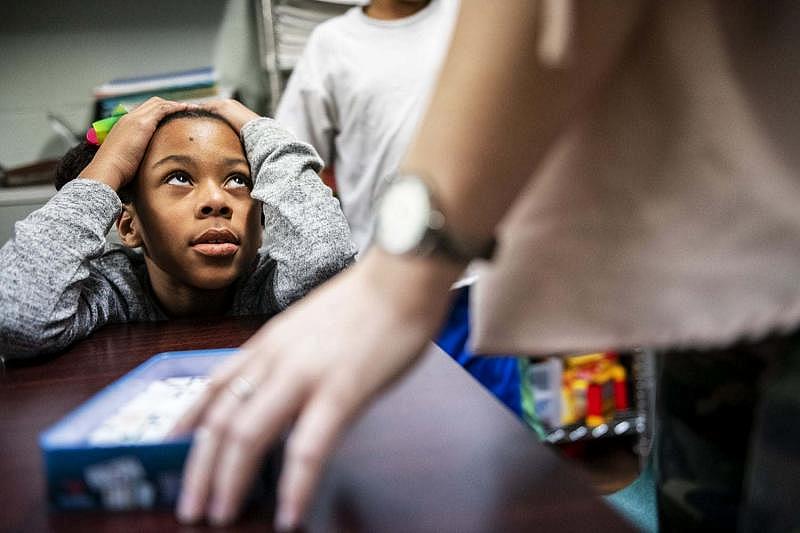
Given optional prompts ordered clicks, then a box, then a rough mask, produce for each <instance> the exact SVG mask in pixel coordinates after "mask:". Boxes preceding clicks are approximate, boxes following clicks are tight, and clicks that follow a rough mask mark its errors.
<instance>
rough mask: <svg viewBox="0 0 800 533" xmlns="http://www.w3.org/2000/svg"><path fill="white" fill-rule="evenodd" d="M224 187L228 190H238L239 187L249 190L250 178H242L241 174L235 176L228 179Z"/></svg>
mask: <svg viewBox="0 0 800 533" xmlns="http://www.w3.org/2000/svg"><path fill="white" fill-rule="evenodd" d="M225 186H226V187H228V188H230V189H238V188H240V187H247V188H248V189H249V188H250V178H248V177H247V176H243V175H242V174H236V175H234V176H231V177H230V178H228V181H227V182H226V183H225Z"/></svg>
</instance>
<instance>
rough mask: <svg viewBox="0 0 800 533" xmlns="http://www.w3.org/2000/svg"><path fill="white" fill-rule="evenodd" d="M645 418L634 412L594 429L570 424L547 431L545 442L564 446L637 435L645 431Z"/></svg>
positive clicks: (624, 414)
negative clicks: (570, 443) (571, 443)
mask: <svg viewBox="0 0 800 533" xmlns="http://www.w3.org/2000/svg"><path fill="white" fill-rule="evenodd" d="M646 426H647V424H646V421H645V417H644V416H642V415H639V414H637V413H636V412H634V411H625V412H623V413H620V414H618V415H617V416H616V417H615V418H614V420H612V421H611V422H608V423H606V424H600V425H599V426H596V427H589V426H587V425H585V424H570V425H568V426H561V427H558V428H554V429H551V430H548V431H547V433H546V434H545V440H546V441H547V442H549V443H550V444H564V443H568V442H579V441H585V440H594V439H601V438H607V437H621V436H623V435H638V434H641V433H643V432H644V431H645V429H646Z"/></svg>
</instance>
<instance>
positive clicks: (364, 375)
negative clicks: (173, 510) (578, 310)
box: [177, 251, 463, 529]
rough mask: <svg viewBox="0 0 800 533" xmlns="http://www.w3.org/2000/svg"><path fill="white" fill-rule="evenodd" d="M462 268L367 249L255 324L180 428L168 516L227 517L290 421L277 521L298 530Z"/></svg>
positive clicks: (439, 315) (430, 326)
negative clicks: (182, 435) (327, 469)
mask: <svg viewBox="0 0 800 533" xmlns="http://www.w3.org/2000/svg"><path fill="white" fill-rule="evenodd" d="M462 268H463V267H459V266H457V265H452V264H446V263H443V262H439V261H437V260H433V259H405V258H397V257H391V256H388V255H386V254H384V253H382V252H379V251H372V252H370V253H369V254H367V256H366V257H364V259H363V260H362V261H361V262H360V263H358V264H357V265H356V266H354V267H352V268H351V269H350V270H348V271H346V272H344V273H342V274H340V275H339V276H337V277H336V278H334V279H333V280H331V281H330V282H328V283H326V284H325V285H324V286H322V287H320V288H318V289H317V290H315V291H314V292H312V293H311V294H310V295H309V296H308V297H306V298H305V299H304V300H302V301H300V302H298V303H297V304H295V305H293V306H292V307H290V308H289V309H288V310H287V311H285V312H283V313H282V314H280V315H278V316H277V317H275V318H273V319H272V320H270V321H269V322H268V323H267V324H266V325H265V326H264V327H262V329H261V330H260V331H259V332H258V333H256V335H254V336H253V337H252V338H251V339H250V340H249V341H248V342H247V343H246V344H244V345H243V346H242V354H241V355H240V356H236V358H235V359H232V360H230V361H227V362H226V364H225V365H224V366H223V367H222V368H221V369H220V370H219V371H218V372H216V373H215V374H214V375H213V376H212V380H211V383H212V385H211V386H210V387H209V389H208V391H207V392H206V394H205V396H204V398H203V399H202V400H201V401H200V402H199V403H198V405H197V406H195V408H194V409H193V412H192V413H190V414H189V415H188V416H187V417H186V418H185V419H184V421H183V423H182V424H181V426H182V427H181V428H180V429H181V430H186V429H188V428H191V427H193V426H195V427H197V431H196V432H195V440H194V444H193V446H192V450H191V452H190V454H189V458H188V460H187V464H186V468H185V471H184V480H183V490H182V493H181V498H180V502H179V505H178V510H177V513H178V517H179V518H180V519H181V520H182V521H185V522H195V521H197V520H200V519H201V518H202V517H204V516H207V517H208V519H209V520H210V521H211V522H212V523H214V524H226V523H229V522H230V521H232V520H233V519H234V518H235V517H236V514H237V513H238V510H239V507H240V504H241V502H242V500H243V499H244V496H245V494H246V492H247V491H248V490H249V488H250V485H251V482H252V479H253V477H254V475H255V473H256V472H257V471H258V469H259V466H260V463H261V459H262V456H263V455H264V453H265V451H266V450H267V449H268V448H269V447H270V446H271V445H272V444H273V443H274V442H275V440H276V439H277V438H278V437H279V436H280V435H281V434H282V433H283V432H284V430H286V429H287V428H288V427H289V426H290V425H291V424H292V422H293V421H294V426H293V428H292V430H291V432H290V434H289V438H288V440H287V443H286V448H285V458H284V464H283V469H282V472H281V477H280V481H279V484H278V512H277V515H276V525H277V526H278V527H279V528H281V529H283V528H292V527H295V526H297V525H298V524H299V522H300V520H301V519H302V516H303V513H304V511H305V510H306V507H307V505H308V503H309V501H310V498H311V495H312V493H313V490H314V488H315V486H316V484H317V481H318V479H319V477H320V474H321V472H322V469H323V466H324V464H325V462H326V460H327V458H328V456H329V455H330V454H331V452H332V450H333V448H334V446H335V444H336V442H337V440H338V437H339V435H340V434H341V433H342V431H343V430H344V428H345V427H346V425H347V423H348V422H349V421H350V420H352V419H353V417H354V416H355V415H356V414H357V413H358V412H359V410H360V409H361V408H362V407H364V405H365V404H366V403H367V402H368V401H369V400H370V399H371V398H372V397H373V396H374V395H375V394H376V393H377V392H378V391H380V390H381V389H382V388H383V387H385V386H386V385H387V384H389V383H390V382H391V381H393V380H394V379H395V378H397V377H398V376H399V375H401V374H402V373H403V372H404V371H405V370H407V369H408V368H409V367H410V366H411V365H412V363H413V362H414V361H415V360H416V359H417V358H418V357H419V355H420V353H421V352H422V350H423V348H424V347H425V345H426V344H427V342H428V341H429V339H430V338H431V337H432V335H433V334H434V333H435V332H436V331H437V329H438V327H439V326H440V324H441V322H442V319H443V317H444V313H445V311H446V308H447V304H448V301H449V295H448V292H449V291H448V289H449V287H450V285H451V283H452V282H453V281H454V280H455V279H456V278H457V277H458V275H459V273H460V271H461V270H462Z"/></svg>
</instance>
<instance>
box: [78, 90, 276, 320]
mask: <svg viewBox="0 0 800 533" xmlns="http://www.w3.org/2000/svg"><path fill="white" fill-rule="evenodd" d="M178 106H179V104H177V103H174V102H165V101H157V102H150V101H148V103H146V104H143V105H142V106H141V107H139V108H137V109H136V110H135V111H133V112H131V113H130V114H129V115H127V116H126V117H123V119H122V120H120V122H119V123H118V124H117V125H116V126H115V127H114V128H113V129H112V130H111V133H110V134H109V136H108V139H107V140H106V142H105V143H103V145H102V146H101V149H100V150H99V151H98V153H97V155H96V156H95V159H94V160H93V161H92V163H91V164H90V165H89V166H87V168H86V169H85V170H84V172H83V174H82V175H85V176H87V177H92V176H96V177H102V178H104V179H105V180H107V181H106V182H107V183H108V184H109V185H111V186H112V187H113V188H115V189H116V190H118V189H119V188H120V187H122V186H123V185H124V184H126V183H128V182H130V181H131V180H132V179H133V176H134V175H136V176H137V177H136V180H135V181H134V182H133V184H132V188H133V197H134V200H133V202H131V203H130V204H126V205H125V206H124V210H123V213H122V214H121V215H120V217H119V219H118V221H117V230H118V233H119V235H120V238H121V240H122V242H123V244H124V245H125V246H128V247H131V248H134V247H139V246H141V247H142V249H143V251H144V254H145V263H146V266H147V271H148V275H149V277H150V282H151V285H152V289H153V292H154V293H155V295H156V298H157V299H158V301H159V303H160V304H161V306H162V307H163V308H164V310H165V311H166V312H167V313H168V314H169V315H171V316H176V317H178V316H204V315H219V314H221V313H223V312H224V311H225V309H226V308H227V307H228V305H229V304H230V300H231V298H232V294H231V290H232V285H233V283H234V282H235V281H236V279H237V278H238V277H240V276H241V275H242V274H244V273H246V271H247V269H248V268H250V266H251V265H252V262H253V260H254V258H255V256H256V253H257V251H258V248H259V246H260V244H261V223H260V220H261V219H260V204H259V203H258V202H257V201H256V200H254V199H252V198H251V197H250V190H251V189H252V184H251V183H252V182H251V178H250V168H249V165H248V163H247V158H246V156H245V153H244V149H243V147H242V144H241V141H240V140H239V137H238V135H237V133H236V132H235V131H234V130H233V129H231V127H230V126H228V125H227V124H225V123H224V122H222V121H219V120H215V119H209V118H181V119H176V120H173V121H171V122H168V123H167V124H165V125H164V126H162V127H159V128H158V129H155V124H157V123H158V121H159V120H161V118H163V116H165V115H166V114H169V113H171V112H173V111H175V110H177V108H178ZM142 124H144V125H145V127H140V126H141V125H142ZM123 139H124V140H125V141H128V142H119V141H121V140H123ZM145 139H146V141H147V142H146V143H145V142H144V140H145ZM131 145H132V146H134V147H136V148H138V149H139V151H138V152H137V151H134V150H130V146H131ZM142 146H144V147H146V149H145V150H142V149H141V147H142ZM139 154H141V155H140V156H139ZM137 156H139V159H140V162H139V163H138V164H136V165H134V164H133V162H134V161H135V160H136V157H137ZM126 157H127V158H128V159H129V160H130V161H131V164H129V165H127V166H123V169H122V170H121V171H118V172H117V173H115V172H114V171H113V170H112V169H113V168H115V167H114V165H119V162H120V161H123V164H124V163H125V162H126V161H127V160H126ZM136 167H138V173H137V172H136ZM104 168H105V169H107V170H103V169H104ZM131 169H134V172H133V173H131ZM209 229H213V230H217V232H218V233H216V234H214V235H211V234H209V233H206V232H207V231H208V230H209ZM203 235H205V238H204V237H203ZM211 237H213V238H214V240H217V241H222V240H232V241H235V242H234V243H227V244H225V243H219V244H209V243H203V242H198V238H200V239H199V240H200V241H203V240H208V239H209V238H211Z"/></svg>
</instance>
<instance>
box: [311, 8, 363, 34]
mask: <svg viewBox="0 0 800 533" xmlns="http://www.w3.org/2000/svg"><path fill="white" fill-rule="evenodd" d="M362 19H363V15H362V13H361V6H354V7H351V8H350V9H348V10H347V11H346V12H344V13H342V14H341V15H337V16H335V17H331V18H329V19H328V20H325V21H323V22H320V23H319V24H318V25H317V26H316V27H315V28H314V29H313V30H312V31H311V34H310V36H309V43H311V42H316V43H320V42H322V43H333V42H335V41H336V39H338V38H340V37H341V36H342V34H343V33H348V32H350V31H352V30H353V29H354V28H358V27H359V26H361V25H362V24H363V20H362Z"/></svg>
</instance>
